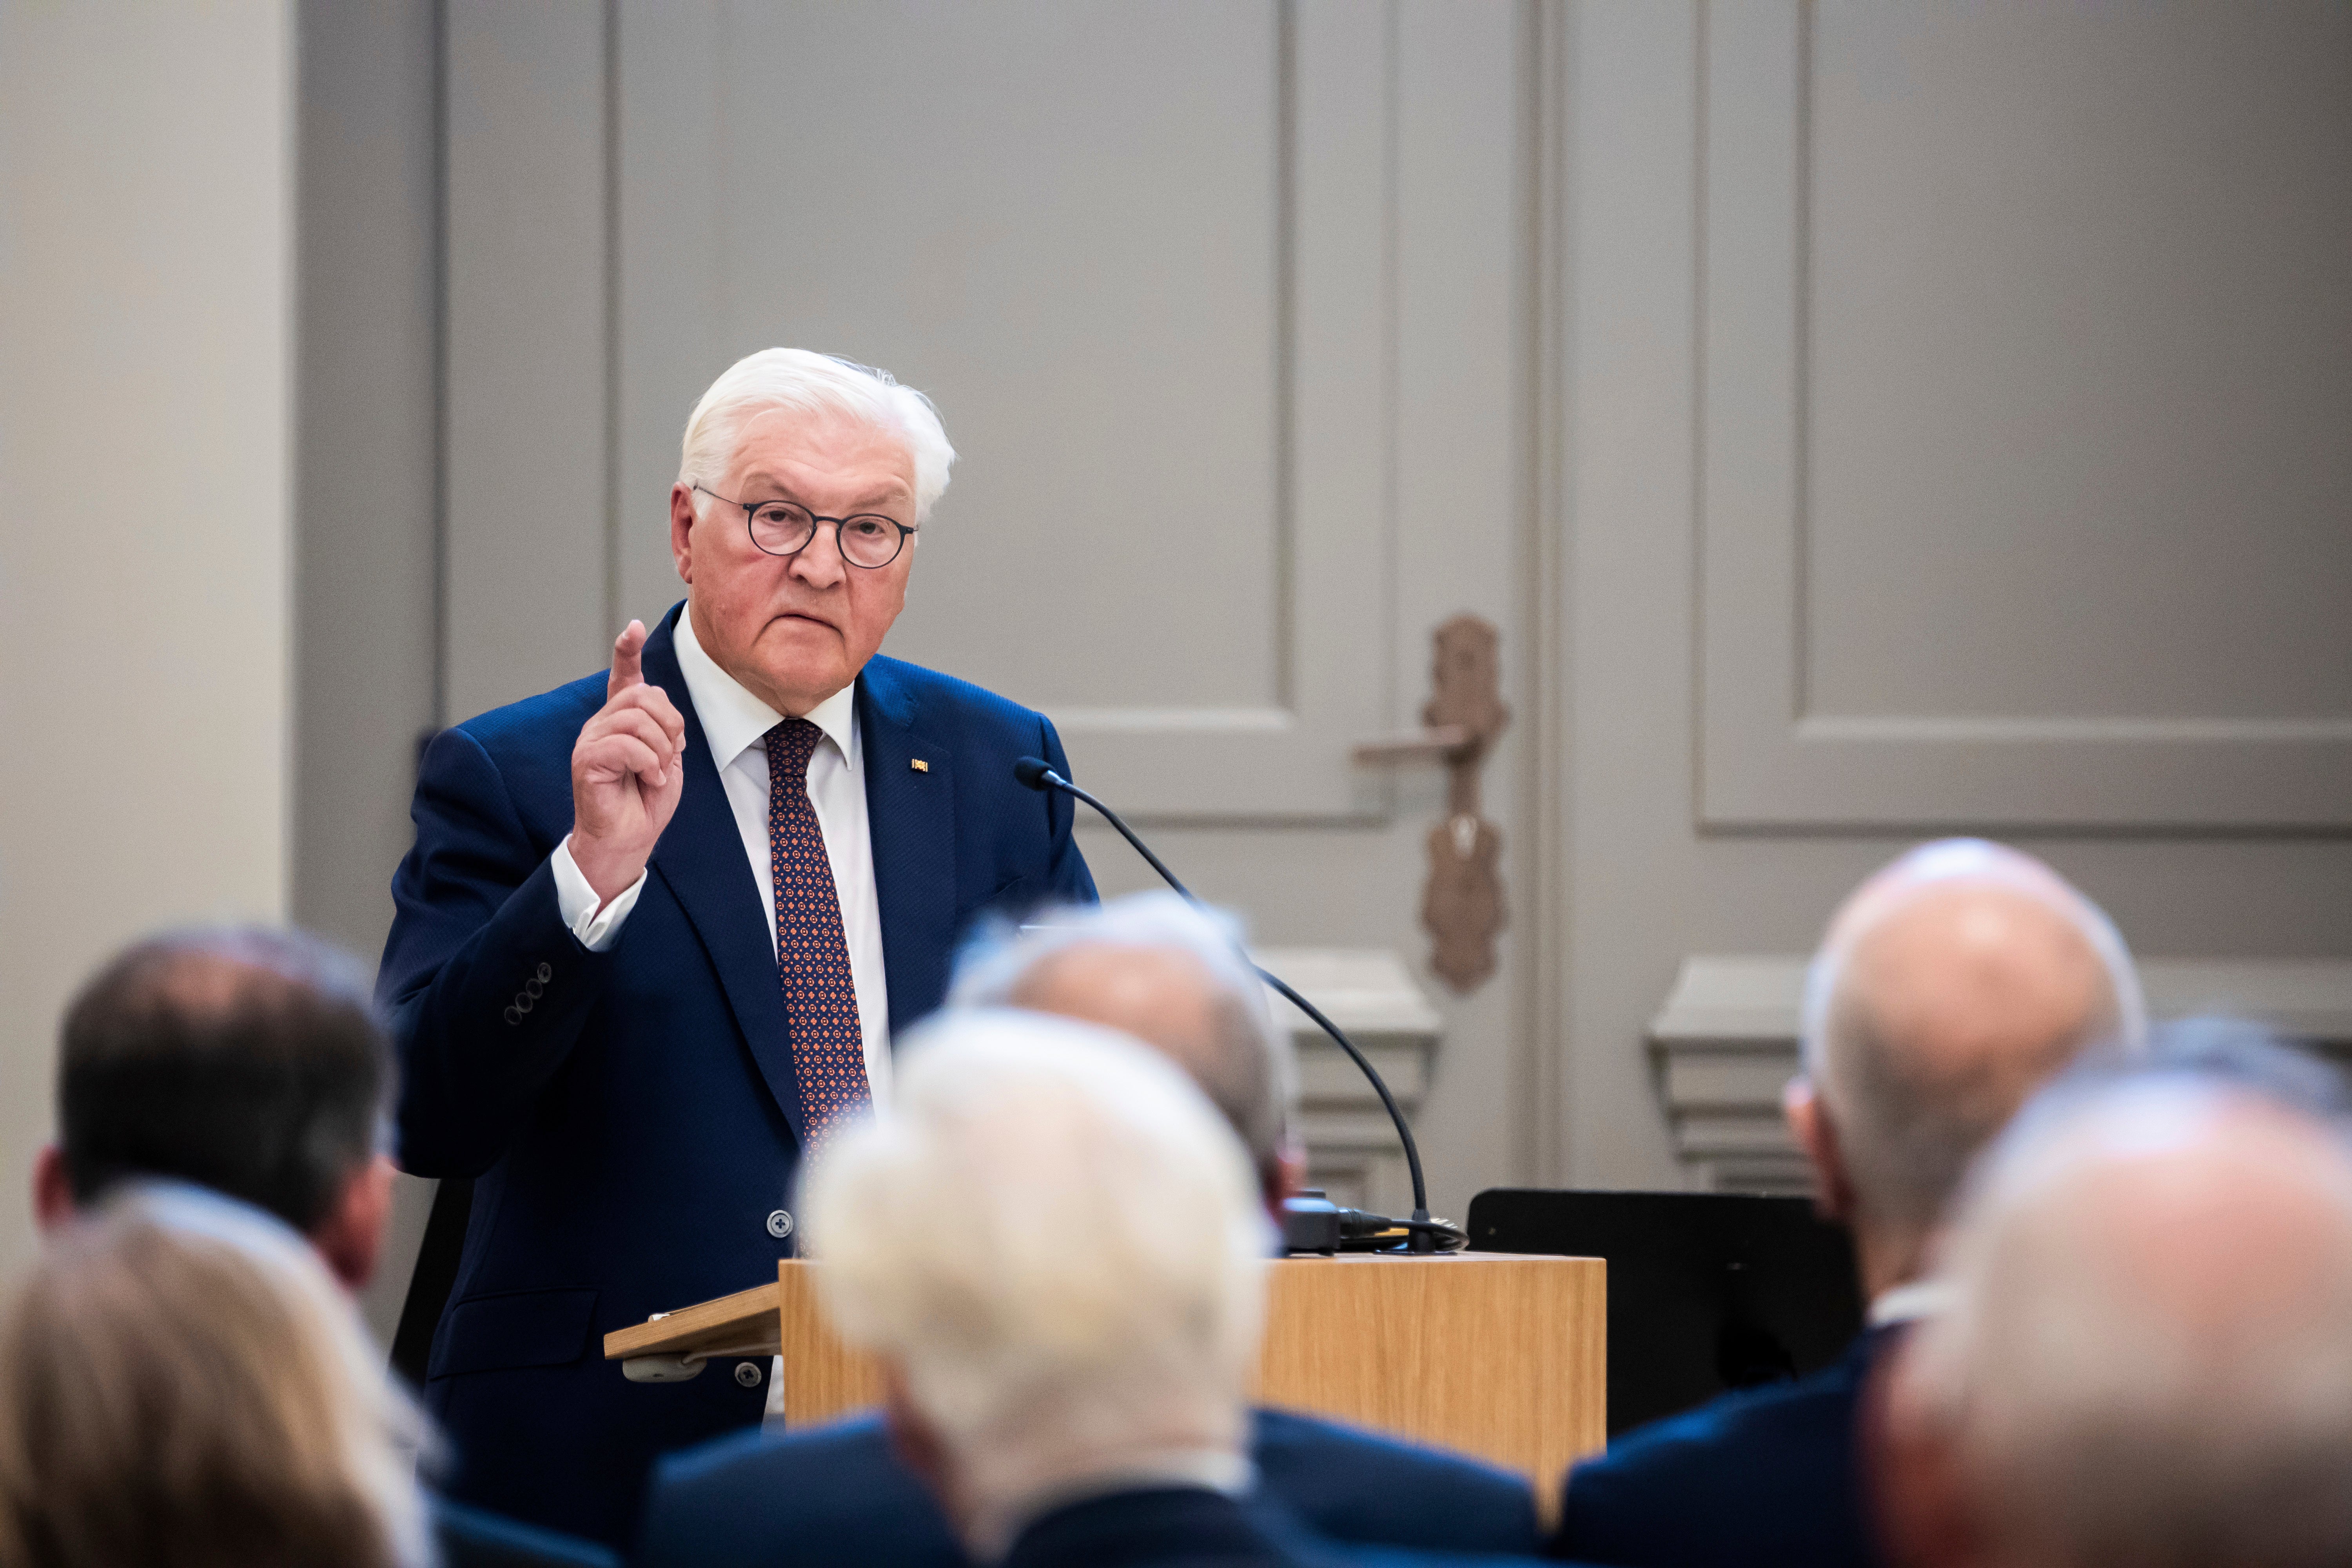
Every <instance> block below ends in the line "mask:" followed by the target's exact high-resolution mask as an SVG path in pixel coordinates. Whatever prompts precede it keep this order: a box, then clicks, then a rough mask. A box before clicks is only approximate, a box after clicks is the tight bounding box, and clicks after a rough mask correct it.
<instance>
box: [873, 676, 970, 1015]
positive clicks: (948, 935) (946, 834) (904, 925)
mask: <svg viewBox="0 0 2352 1568" xmlns="http://www.w3.org/2000/svg"><path fill="white" fill-rule="evenodd" d="M920 718H921V715H920V714H919V712H918V711H917V710H916V703H915V700H914V696H913V693H911V692H910V691H909V690H908V689H907V685H906V682H905V681H904V680H902V679H900V678H899V676H898V663H897V661H896V660H895V659H887V658H874V659H869V660H867V661H866V668H865V671H864V672H863V673H862V674H860V675H859V676H858V678H857V721H858V727H859V729H860V730H861V731H862V732H863V734H862V745H863V749H864V751H865V752H866V831H867V834H868V835H869V837H871V838H872V840H873V845H874V891H875V896H876V897H877V899H878V900H879V901H880V903H881V906H882V964H883V969H884V972H885V973H886V974H887V980H888V985H889V991H890V1026H891V1031H892V1033H894V1034H895V1033H897V1032H898V1030H900V1029H903V1028H905V1027H906V1026H908V1024H911V1023H913V1022H914V1021H915V1020H916V1019H917V1018H918V1017H919V1016H921V1015H923V1014H925V1013H928V1012H929V1011H930V1010H931V1009H932V1008H934V1007H936V1006H938V1005H940V998H941V997H942V996H943V995H945V994H946V992H947V980H948V958H949V951H948V950H949V944H950V942H953V941H954V939H955V916H956V873H955V867H956V823H955V775H954V773H953V771H952V764H951V763H950V754H949V751H948V748H947V747H946V746H945V745H942V744H940V742H936V741H933V740H930V739H928V738H926V737H925V736H924V735H923V733H922V732H921V730H920V728H919V723H920ZM917 763H921V764H922V765H921V766H920V767H918V766H917V765H916V764H917Z"/></svg>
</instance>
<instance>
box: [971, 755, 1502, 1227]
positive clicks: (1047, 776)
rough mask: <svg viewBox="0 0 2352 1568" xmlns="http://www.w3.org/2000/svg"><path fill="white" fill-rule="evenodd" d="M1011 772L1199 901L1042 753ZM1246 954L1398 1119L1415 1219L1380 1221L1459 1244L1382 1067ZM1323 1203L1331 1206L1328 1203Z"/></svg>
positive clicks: (1147, 847) (1130, 831) (1108, 811)
mask: <svg viewBox="0 0 2352 1568" xmlns="http://www.w3.org/2000/svg"><path fill="white" fill-rule="evenodd" d="M1013 778H1014V779H1015V780H1017V781H1018V782H1019V783H1021V784H1024V785H1025V786H1027V787H1028V788H1030V789H1034V790H1039V791H1044V790H1060V791H1061V792H1062V793H1063V794H1064V795H1069V796H1070V797H1071V798H1073V799H1075V800H1082V801H1085V802H1086V803H1087V805H1090V806H1093V807H1094V808H1095V810H1096V811H1097V812H1098V813H1100V814H1101V816H1102V819H1103V820H1104V821H1105V822H1108V823H1109V824H1110V825H1111V826H1113V827H1115V828H1117V829H1118V836H1119V837H1121V838H1124V839H1126V840H1127V841H1128V843H1129V845H1131V846H1133V847H1134V849H1135V852H1136V853H1137V854H1138V855H1140V856H1142V857H1143V858H1144V861H1145V863H1146V864H1148V865H1150V868H1152V869H1153V870H1155V871H1157V872H1159V873H1160V880H1161V881H1163V882H1166V883H1167V884H1168V885H1169V886H1170V887H1171V888H1173V889H1176V891H1177V893H1178V894H1179V895H1181V897H1182V898H1183V899H1184V900H1185V901H1186V902H1188V903H1191V904H1194V905H1199V904H1200V902H1201V900H1199V899H1198V898H1196V897H1194V896H1193V893H1192V889H1190V888H1188V887H1186V886H1185V885H1184V884H1183V883H1182V882H1181V880H1179V879H1177V876H1176V873H1175V872H1173V871H1171V870H1170V869H1169V868H1168V866H1167V863H1166V862H1164V861H1162V860H1161V859H1160V857H1159V856H1157V855H1154V854H1153V853H1152V852H1151V847H1150V845H1148V844H1146V843H1145V842H1144V841H1143V840H1142V839H1140V838H1138V837H1136V836H1135V829H1133V828H1132V827H1129V826H1128V825H1127V824H1126V822H1125V821H1123V820H1122V819H1121V818H1120V816H1119V815H1118V813H1117V812H1115V811H1113V810H1112V809H1111V808H1110V807H1108V806H1107V805H1104V804H1103V803H1102V802H1101V801H1098V800H1097V799H1096V798H1095V797H1094V796H1093V795H1088V794H1087V792H1086V791H1085V790H1082V789H1080V788H1079V787H1078V786H1077V785H1076V784H1072V783H1071V782H1070V781H1069V780H1067V779H1066V778H1064V777H1063V776H1062V775H1061V774H1059V773H1055V771H1054V769H1053V767H1052V765H1051V764H1049V763H1047V762H1046V761H1045V759H1044V758H1043V757H1023V758H1022V759H1021V760H1020V761H1018V762H1016V763H1013ZM1243 958H1244V961H1245V962H1247V963H1249V966H1250V968H1252V969H1253V970H1255V971H1256V973H1257V975H1258V978H1259V979H1261V980H1263V981H1265V983H1266V984H1268V985H1271V986H1273V987H1274V988H1275V989H1276V991H1278V992H1280V993H1281V994H1282V995H1283V996H1284V997H1285V998H1286V1000H1287V1001H1288V1002H1289V1003H1290V1005H1292V1006H1294V1007H1296V1008H1297V1009H1298V1010H1299V1011H1300V1012H1302V1013H1304V1014H1306V1015H1307V1016H1308V1017H1309V1018H1312V1019H1313V1020H1314V1021H1315V1025H1316V1026H1317V1027H1318V1028H1319V1029H1321V1030H1322V1031H1323V1032H1324V1033H1325V1034H1327V1035H1328V1036H1330V1037H1331V1039H1332V1042H1333V1043H1334V1044H1335V1045H1337V1046H1338V1047H1339V1048H1340V1049H1341V1050H1343V1051H1345V1052H1347V1053H1348V1059H1349V1061H1352V1062H1354V1063H1355V1064H1356V1068H1357V1070H1359V1071H1360V1072H1361V1073H1362V1074H1363V1075H1364V1078H1365V1080H1366V1081H1367V1082H1369V1083H1370V1085H1371V1086H1372V1089H1373V1090H1374V1091H1375V1092H1376V1093H1378V1094H1379V1095H1380V1097H1381V1106H1382V1107H1383V1108H1385V1109H1386V1110H1387V1111H1388V1113H1389V1120H1390V1121H1392V1122H1394V1123H1395V1124H1396V1131H1397V1142H1400V1143H1402V1144H1403V1145H1404V1163H1405V1168H1406V1169H1407V1170H1408V1171H1409V1172H1411V1173H1412V1219H1411V1220H1409V1221H1393V1222H1382V1223H1385V1224H1391V1225H1393V1226H1398V1227H1400V1228H1402V1229H1403V1230H1404V1231H1406V1232H1407V1234H1408V1237H1409V1239H1408V1243H1407V1245H1408V1246H1409V1247H1411V1248H1412V1250H1413V1251H1415V1252H1433V1251H1435V1250H1436V1249H1437V1245H1438V1242H1439V1240H1440V1238H1444V1239H1445V1240H1447V1241H1449V1242H1452V1243H1453V1244H1454V1245H1455V1246H1459V1245H1460V1244H1461V1238H1462V1237H1461V1232H1459V1231H1457V1230H1455V1229H1454V1227H1453V1226H1449V1225H1444V1224H1443V1223H1441V1222H1439V1221H1436V1220H1433V1219H1431V1218H1430V1217H1429V1188H1428V1185H1427V1184H1426V1183H1424V1182H1423V1179H1422V1174H1421V1146H1420V1145H1419V1144H1417V1143H1415V1142H1413V1141H1412V1124H1411V1123H1410V1122H1408V1121H1405V1119H1404V1111H1403V1110H1402V1109H1401V1108H1400V1107H1399V1106H1398V1104H1397V1102H1396V1096H1394V1095H1392V1094H1391V1093H1390V1092H1389V1086H1388V1085H1387V1084H1386V1083H1385V1082H1383V1081H1382V1080H1381V1075H1380V1071H1379V1069H1378V1068H1374V1067H1373V1066H1372V1064H1371V1060H1370V1058H1368V1057H1366V1056H1365V1055H1364V1053H1363V1052H1362V1051H1360V1050H1358V1049H1357V1048H1356V1042H1355V1041H1353V1040H1351V1039H1349V1038H1348V1037H1347V1036H1346V1035H1345V1034H1343V1033H1341V1032H1340V1029H1339V1025H1337V1024H1335V1023H1333V1022H1331V1020H1330V1019H1328V1018H1327V1017H1325V1016H1323V1009H1321V1008H1320V1007H1318V1006H1317V1005H1315V1004H1314V1003H1312V1002H1309V1001H1308V1000H1307V998H1306V997H1304V996H1301V995H1300V994H1298V993H1297V992H1296V991H1294V990H1292V989H1291V986H1290V983H1289V982H1288V981H1286V980H1285V979H1283V978H1282V976H1280V975H1279V974H1276V973H1274V972H1272V971H1271V970H1268V969H1265V968H1264V967H1263V966H1261V965H1260V964H1259V963H1257V962H1256V961H1255V960H1254V959H1250V958H1249V955H1248V954H1246V953H1244V954H1243ZM1324 1206H1325V1207H1328V1205H1324ZM1339 1212H1340V1213H1343V1214H1346V1215H1350V1216H1351V1217H1353V1218H1355V1219H1357V1220H1362V1219H1364V1218H1365V1217H1367V1216H1363V1215H1355V1213H1354V1211H1353V1210H1343V1211H1339ZM1332 1234H1333V1237H1334V1239H1335V1240H1336V1239H1337V1237H1338V1236H1339V1231H1338V1230H1337V1228H1336V1227H1335V1228H1334V1230H1333V1233H1332ZM1349 1234H1350V1235H1351V1236H1352V1235H1353V1234H1355V1232H1354V1231H1352V1230H1351V1231H1350V1233H1349Z"/></svg>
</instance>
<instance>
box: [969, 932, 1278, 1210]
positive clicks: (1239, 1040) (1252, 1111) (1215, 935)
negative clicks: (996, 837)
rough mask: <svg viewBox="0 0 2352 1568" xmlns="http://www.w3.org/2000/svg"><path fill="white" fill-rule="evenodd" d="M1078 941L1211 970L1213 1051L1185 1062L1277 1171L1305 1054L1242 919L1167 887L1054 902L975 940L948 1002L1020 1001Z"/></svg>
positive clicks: (1267, 1166)
mask: <svg viewBox="0 0 2352 1568" xmlns="http://www.w3.org/2000/svg"><path fill="white" fill-rule="evenodd" d="M1076 947H1118V948H1145V949H1152V948H1158V949H1163V950H1167V951H1171V952H1181V953H1184V954H1186V955H1188V956H1189V957H1191V958H1192V960H1193V961H1194V962H1196V963H1199V964H1200V966H1201V967H1202V970H1204V971H1205V972H1206V973H1207V974H1208V977H1209V983H1210V984H1211V986H1212V987H1213V993H1212V994H1211V995H1210V997H1209V998H1208V1001H1209V1004H1210V1012H1211V1015H1212V1016H1213V1020H1214V1025H1215V1033H1214V1037H1213V1039H1210V1040H1207V1041H1204V1042H1202V1043H1203V1044H1205V1045H1206V1046H1207V1047H1208V1048H1209V1050H1210V1051H1211V1053H1212V1055H1211V1056H1210V1057H1209V1058H1206V1059H1192V1058H1191V1057H1189V1056H1188V1057H1187V1058H1185V1059H1183V1060H1182V1062H1181V1065H1182V1066H1183V1068H1185V1070H1187V1071H1188V1072H1190V1073H1191V1074H1192V1078H1193V1080H1194V1081H1195V1082H1196V1083H1198V1084H1199V1085H1200V1087H1201V1089H1202V1092H1203V1093H1205V1094H1206V1095H1207V1096H1208V1097H1209V1100H1210V1102H1211V1103H1212V1104H1213V1105H1215V1106H1216V1108H1217V1109H1218V1110H1222V1111H1223V1112H1224V1113H1225V1119H1226V1120H1227V1121H1231V1122H1232V1123H1233V1125H1234V1131H1236V1132H1238V1133H1240V1134H1241V1139H1242V1142H1244V1144H1246V1145H1248V1147H1249V1152H1250V1158H1251V1159H1252V1160H1254V1161H1255V1162H1256V1163H1257V1165H1258V1168H1259V1169H1260V1171H1261V1172H1263V1171H1267V1170H1271V1169H1272V1168H1273V1167H1274V1166H1275V1164H1276V1163H1278V1162H1279V1161H1280V1160H1281V1159H1282V1158H1283V1156H1284V1155H1285V1154H1286V1153H1287V1152H1289V1143H1290V1127H1291V1121H1292V1118H1293V1116H1294V1115H1295V1113H1296V1111H1297V1105H1298V1060H1297V1056H1296V1054H1295V1053H1294V1052H1293V1050H1292V1048H1291V1042H1290V1036H1289V1033H1288V1032H1287V1031H1286V1030H1284V1029H1280V1028H1277V1027H1276V1026H1275V1022H1274V1017H1273V1015H1272V1014H1271V1013H1270V1012H1269V1011H1268V1010H1267V1007H1266V1001H1265V982H1263V981H1262V980H1260V979H1259V978H1258V974H1257V971H1256V970H1255V968H1254V967H1252V966H1251V964H1250V962H1249V958H1248V956H1247V954H1246V952H1244V949H1243V946H1242V928H1241V922H1240V921H1238V920H1236V919H1235V918H1234V916H1232V915H1230V914H1227V913H1225V912H1224V911H1223V910H1210V909H1203V908H1202V906H1200V905H1198V904H1194V903H1191V902H1189V901H1187V900H1184V899H1183V898H1181V897H1180V896H1178V895H1177V894H1176V893H1174V892H1171V891H1167V890H1164V889H1163V890H1159V891H1154V892H1149V893H1133V894H1129V896H1128V897H1126V898H1123V899H1113V900H1110V901H1109V902H1108V903H1104V904H1097V905H1078V906H1072V907H1069V908H1066V909H1059V910H1045V911H1044V912H1042V913H1039V914H1036V915H1034V916H1032V917H1031V921H1030V923H1029V924H1028V925H1027V926H1025V927H1022V928H1017V929H1016V928H1014V927H1012V926H1009V925H1008V926H1003V927H1000V928H998V929H997V930H996V931H992V932H990V933H988V934H986V935H984V936H982V938H981V939H980V940H979V941H978V942H974V943H973V944H972V945H971V946H970V947H968V948H966V949H965V950H964V952H963V953H962V954H961V956H960V958H959V960H958V962H957V964H956V974H955V980H954V983H953V984H951V985H950V987H949V991H948V1002H949V1004H950V1005H953V1006H976V1007H1007V1006H1014V1005H1019V1004H1018V1002H1017V1001H1016V998H1018V997H1019V995H1020V994H1021V992H1022V990H1023V987H1024V984H1025V983H1026V982H1027V981H1028V980H1029V978H1030V977H1031V976H1032V975H1034V973H1036V972H1037V970H1038V968H1039V967H1040V966H1041V965H1042V964H1044V963H1045V962H1046V961H1047V960H1049V959H1051V958H1053V957H1055V956H1056V955H1057V954H1060V953H1064V952H1068V951H1070V950H1071V949H1072V948H1076ZM1147 1043H1152V1042H1147Z"/></svg>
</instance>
